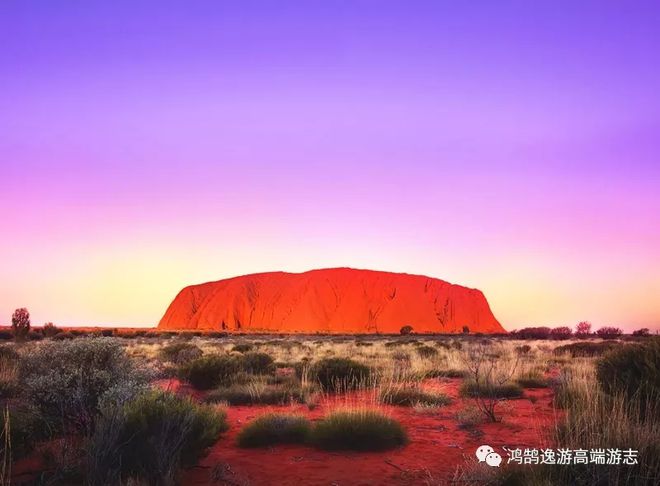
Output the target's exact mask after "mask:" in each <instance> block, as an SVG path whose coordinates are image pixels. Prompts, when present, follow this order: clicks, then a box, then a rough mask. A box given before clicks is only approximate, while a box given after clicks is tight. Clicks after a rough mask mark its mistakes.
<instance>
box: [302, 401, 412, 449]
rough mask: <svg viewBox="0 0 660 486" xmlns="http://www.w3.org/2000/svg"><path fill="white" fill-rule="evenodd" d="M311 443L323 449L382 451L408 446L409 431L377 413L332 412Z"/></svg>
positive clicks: (365, 411)
mask: <svg viewBox="0 0 660 486" xmlns="http://www.w3.org/2000/svg"><path fill="white" fill-rule="evenodd" d="M311 440H312V442H313V443H314V444H316V445H317V446H318V447H320V448H322V449H327V450H341V449H349V450H358V451H380V450H387V449H392V448H395V447H399V446H402V445H405V444H407V443H408V435H407V433H406V431H405V429H404V428H403V427H402V426H401V424H400V423H399V422H397V421H396V420H394V419H392V418H390V417H388V416H386V415H383V414H382V413H380V412H378V411H376V410H349V411H337V412H332V413H330V414H329V415H327V416H326V417H324V418H323V419H322V420H321V421H319V422H318V423H317V424H316V426H315V427H314V429H312V434H311Z"/></svg>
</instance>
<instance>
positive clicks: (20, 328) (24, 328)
mask: <svg viewBox="0 0 660 486" xmlns="http://www.w3.org/2000/svg"><path fill="white" fill-rule="evenodd" d="M11 329H12V331H13V333H14V338H16V339H24V338H25V337H26V336H27V334H28V332H30V313H29V312H28V310H27V309H26V308H25V307H21V308H20V309H16V310H15V311H14V313H13V314H12V316H11Z"/></svg>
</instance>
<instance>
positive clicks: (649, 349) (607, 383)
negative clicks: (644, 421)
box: [596, 339, 660, 415]
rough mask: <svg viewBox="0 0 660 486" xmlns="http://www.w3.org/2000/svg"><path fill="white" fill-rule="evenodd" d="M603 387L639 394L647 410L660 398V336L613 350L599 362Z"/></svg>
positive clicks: (597, 374)
mask: <svg viewBox="0 0 660 486" xmlns="http://www.w3.org/2000/svg"><path fill="white" fill-rule="evenodd" d="M596 376H597V378H598V383H599V384H600V387H601V388H602V389H603V391H605V392H606V393H608V394H611V395H615V394H617V393H623V394H624V395H625V396H626V397H627V398H628V399H633V398H637V399H639V401H640V405H641V407H642V415H644V413H645V409H646V408H647V403H648V402H655V401H656V400H657V399H659V398H660V339H654V340H653V341H652V342H649V343H648V344H634V345H629V346H625V347H621V348H618V349H615V350H613V351H610V352H609V353H607V354H606V355H604V356H603V357H602V358H600V359H599V360H598V362H597V363H596Z"/></svg>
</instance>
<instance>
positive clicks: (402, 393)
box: [380, 386, 451, 407]
mask: <svg viewBox="0 0 660 486" xmlns="http://www.w3.org/2000/svg"><path fill="white" fill-rule="evenodd" d="M380 401H381V402H383V403H388V404H391V405H398V406H401V407H414V406H415V405H425V406H429V407H431V406H432V407H439V406H442V405H448V404H449V403H450V402H451V400H450V399H449V397H448V396H447V395H445V394H443V393H427V392H425V391H423V390H422V389H420V388H419V387H414V386H411V387H397V388H392V389H385V390H382V391H381V393H380Z"/></svg>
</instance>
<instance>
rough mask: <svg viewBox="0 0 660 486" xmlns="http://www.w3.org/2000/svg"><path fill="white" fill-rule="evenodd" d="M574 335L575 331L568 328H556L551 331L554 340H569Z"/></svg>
mask: <svg viewBox="0 0 660 486" xmlns="http://www.w3.org/2000/svg"><path fill="white" fill-rule="evenodd" d="M572 334H573V331H571V328H570V327H568V326H560V327H555V328H554V329H553V330H552V331H550V337H551V338H552V339H568V338H570V337H571V335H572Z"/></svg>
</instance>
